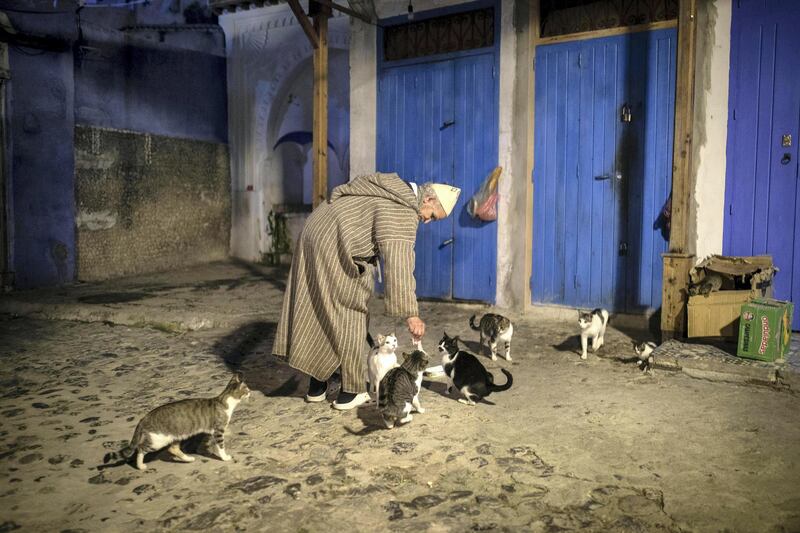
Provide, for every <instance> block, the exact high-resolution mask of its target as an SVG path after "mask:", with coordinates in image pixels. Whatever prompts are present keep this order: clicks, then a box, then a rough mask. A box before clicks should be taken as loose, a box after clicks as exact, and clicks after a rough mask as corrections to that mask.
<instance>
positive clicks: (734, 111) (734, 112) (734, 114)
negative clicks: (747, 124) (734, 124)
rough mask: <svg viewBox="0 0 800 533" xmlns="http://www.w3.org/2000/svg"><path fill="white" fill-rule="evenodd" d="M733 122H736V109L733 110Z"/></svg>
mask: <svg viewBox="0 0 800 533" xmlns="http://www.w3.org/2000/svg"><path fill="white" fill-rule="evenodd" d="M733 120H736V108H735V107H734V108H733Z"/></svg>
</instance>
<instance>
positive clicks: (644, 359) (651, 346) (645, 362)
mask: <svg viewBox="0 0 800 533" xmlns="http://www.w3.org/2000/svg"><path fill="white" fill-rule="evenodd" d="M657 347H658V345H657V344H656V343H654V342H643V343H641V344H636V342H634V343H633V351H634V352H636V357H638V358H639V360H638V361H637V364H638V365H639V368H641V369H642V372H647V371H648V370H650V367H651V366H652V364H653V355H652V354H653V350H655V349H656V348H657Z"/></svg>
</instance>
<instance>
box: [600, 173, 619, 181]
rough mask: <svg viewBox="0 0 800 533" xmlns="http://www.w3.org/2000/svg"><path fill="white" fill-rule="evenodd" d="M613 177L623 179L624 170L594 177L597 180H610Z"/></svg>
mask: <svg viewBox="0 0 800 533" xmlns="http://www.w3.org/2000/svg"><path fill="white" fill-rule="evenodd" d="M611 178H614V179H616V180H617V181H621V180H622V172H614V173H613V174H601V175H600V176H595V177H594V179H595V180H597V181H602V180H610V179H611Z"/></svg>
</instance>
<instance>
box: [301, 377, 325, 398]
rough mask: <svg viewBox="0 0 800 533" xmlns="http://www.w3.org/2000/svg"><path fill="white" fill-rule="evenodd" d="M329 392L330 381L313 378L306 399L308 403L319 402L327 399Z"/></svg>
mask: <svg viewBox="0 0 800 533" xmlns="http://www.w3.org/2000/svg"><path fill="white" fill-rule="evenodd" d="M327 394H328V382H327V381H319V380H316V379H314V378H311V379H310V380H309V383H308V392H307V393H306V401H307V402H308V403H319V402H324V401H325V396H326V395H327Z"/></svg>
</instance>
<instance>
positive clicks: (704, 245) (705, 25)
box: [689, 0, 731, 261]
mask: <svg viewBox="0 0 800 533" xmlns="http://www.w3.org/2000/svg"><path fill="white" fill-rule="evenodd" d="M697 29H698V31H697V67H696V76H697V77H696V81H695V117H694V118H695V123H694V134H693V135H694V148H695V152H694V165H695V182H694V188H693V191H694V194H693V196H692V199H691V203H690V212H689V220H690V225H689V244H690V251H691V252H693V253H694V254H695V255H696V258H697V261H700V260H702V258H703V257H705V256H707V255H710V254H715V253H717V254H718V253H722V228H723V224H724V219H725V169H726V159H725V151H726V147H727V142H728V83H729V82H728V80H729V73H730V55H731V39H730V38H731V0H710V1H708V2H699V3H698V10H697Z"/></svg>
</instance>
